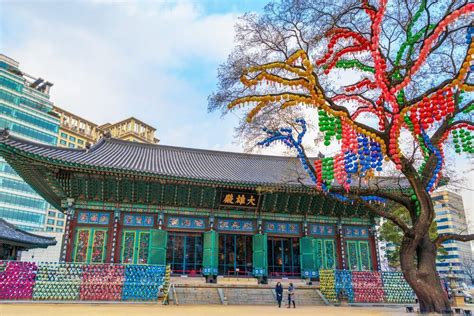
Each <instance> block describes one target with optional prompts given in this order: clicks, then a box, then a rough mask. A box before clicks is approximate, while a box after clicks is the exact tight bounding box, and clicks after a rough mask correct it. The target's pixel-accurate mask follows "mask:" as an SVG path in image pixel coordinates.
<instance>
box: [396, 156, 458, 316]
mask: <svg viewBox="0 0 474 316" xmlns="http://www.w3.org/2000/svg"><path fill="white" fill-rule="evenodd" d="M402 172H403V173H404V174H405V176H406V178H407V180H408V181H409V182H410V185H411V187H412V189H413V191H414V194H415V195H416V198H417V200H418V202H419V209H418V212H417V209H416V205H415V206H412V207H411V208H410V209H409V211H410V214H411V215H412V221H413V226H412V228H411V229H410V230H409V231H408V233H405V234H404V237H403V240H402V244H401V245H400V266H401V268H402V272H403V275H404V276H405V279H406V280H407V282H408V284H410V286H411V288H412V289H413V291H414V292H415V294H416V296H417V298H418V302H419V305H420V312H422V313H443V312H445V311H447V310H451V305H450V302H449V299H448V296H447V295H446V292H445V291H444V289H443V287H442V285H441V282H440V278H439V275H438V272H437V271H436V255H437V253H438V246H437V244H436V243H435V242H434V241H432V240H431V239H430V236H429V227H430V226H431V223H432V222H433V220H434V217H435V212H434V208H433V201H432V200H431V196H430V194H429V193H428V192H427V191H426V190H425V183H424V181H423V180H422V178H420V177H418V176H417V173H416V171H415V170H414V168H413V166H412V165H411V164H409V163H408V161H406V160H404V161H403V169H402Z"/></svg>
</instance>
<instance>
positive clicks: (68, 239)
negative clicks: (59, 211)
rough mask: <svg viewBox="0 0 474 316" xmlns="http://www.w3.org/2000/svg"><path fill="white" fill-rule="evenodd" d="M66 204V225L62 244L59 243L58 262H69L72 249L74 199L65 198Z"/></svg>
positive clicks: (74, 221)
mask: <svg viewBox="0 0 474 316" xmlns="http://www.w3.org/2000/svg"><path fill="white" fill-rule="evenodd" d="M67 204H68V206H67V208H66V210H65V213H66V227H65V229H64V234H63V240H62V245H61V255H60V258H59V261H60V262H71V260H72V251H73V249H72V248H73V242H72V238H73V236H74V229H75V226H76V225H75V224H76V216H75V207H74V200H73V199H67Z"/></svg>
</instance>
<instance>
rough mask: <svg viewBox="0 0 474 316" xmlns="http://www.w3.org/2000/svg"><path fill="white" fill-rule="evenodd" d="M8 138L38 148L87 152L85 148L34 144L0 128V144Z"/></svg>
mask: <svg viewBox="0 0 474 316" xmlns="http://www.w3.org/2000/svg"><path fill="white" fill-rule="evenodd" d="M8 138H11V139H19V140H21V141H22V142H23V143H26V144H29V145H34V146H38V147H43V148H50V149H60V150H67V151H87V149H86V148H71V147H59V146H55V145H49V144H43V143H40V142H35V141H33V140H31V139H28V138H25V137H22V136H20V135H12V134H10V131H9V129H8V128H0V143H4V142H5V141H6V140H7V139H8Z"/></svg>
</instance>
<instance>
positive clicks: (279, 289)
mask: <svg viewBox="0 0 474 316" xmlns="http://www.w3.org/2000/svg"><path fill="white" fill-rule="evenodd" d="M275 293H276V299H277V302H278V307H279V308H280V307H281V301H282V300H283V286H281V283H280V282H278V283H277V285H276V287H275Z"/></svg>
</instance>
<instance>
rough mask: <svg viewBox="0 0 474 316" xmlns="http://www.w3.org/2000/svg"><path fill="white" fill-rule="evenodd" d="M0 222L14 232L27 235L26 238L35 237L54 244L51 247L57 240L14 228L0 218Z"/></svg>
mask: <svg viewBox="0 0 474 316" xmlns="http://www.w3.org/2000/svg"><path fill="white" fill-rule="evenodd" d="M0 222H2V223H3V224H4V225H6V226H8V227H10V228H11V229H13V230H15V231H19V232H20V233H22V234H25V235H28V236H31V237H35V238H39V239H45V241H49V242H54V244H53V245H55V244H56V243H57V240H56V238H55V237H48V236H41V235H36V234H33V233H30V232H27V231H26V230H23V229H20V228H18V227H16V226H15V225H13V224H11V223H9V222H7V221H6V220H5V219H3V218H0Z"/></svg>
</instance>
